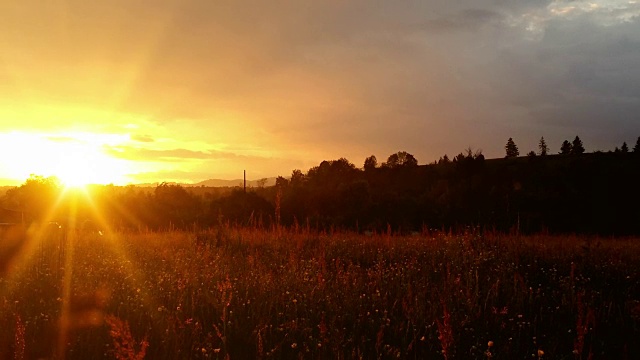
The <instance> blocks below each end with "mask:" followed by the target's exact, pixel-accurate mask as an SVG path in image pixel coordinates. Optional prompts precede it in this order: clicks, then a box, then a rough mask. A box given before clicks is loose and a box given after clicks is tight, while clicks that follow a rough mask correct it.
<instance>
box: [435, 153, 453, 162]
mask: <svg viewBox="0 0 640 360" xmlns="http://www.w3.org/2000/svg"><path fill="white" fill-rule="evenodd" d="M450 162H451V160H449V156H447V154H444V156H442V157H441V158H440V159H439V160H438V164H448V163H450Z"/></svg>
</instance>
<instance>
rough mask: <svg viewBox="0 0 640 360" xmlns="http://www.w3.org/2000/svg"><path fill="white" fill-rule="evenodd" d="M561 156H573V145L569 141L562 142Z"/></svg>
mask: <svg viewBox="0 0 640 360" xmlns="http://www.w3.org/2000/svg"><path fill="white" fill-rule="evenodd" d="M559 154H562V155H568V154H571V143H570V142H569V141H568V140H565V141H563V142H562V145H561V146H560V152H559Z"/></svg>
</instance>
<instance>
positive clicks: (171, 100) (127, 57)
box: [0, 0, 640, 184]
mask: <svg viewBox="0 0 640 360" xmlns="http://www.w3.org/2000/svg"><path fill="white" fill-rule="evenodd" d="M576 135H579V136H580V138H581V139H582V141H583V143H584V145H585V148H586V149H587V151H595V150H605V151H606V150H611V149H613V148H614V147H616V146H620V145H621V144H622V142H627V143H628V144H629V145H630V146H631V147H632V146H633V144H635V141H636V139H637V138H638V136H640V1H622V0H606V1H582V0H575V1H567V0H563V1H546V0H518V1H507V0H473V1H471V0H469V1H450V0H443V1H432V0H422V1H410V0H406V1H374V0H366V1H365V0H350V1H338V0H326V1H304V0H300V1H278V0H274V1H257V0H256V1H242V0H233V1H232V0H226V1H225V0H217V1H211V0H138V1H136V0H110V1H102V0H95V1H84V0H52V1H46V2H43V1H33V0H21V1H13V0H0V152H1V153H2V158H3V160H2V161H0V184H20V183H22V182H23V181H24V180H25V179H26V178H27V177H28V176H29V174H39V175H43V176H50V175H56V176H59V177H61V178H66V179H67V180H68V181H72V180H71V179H76V180H78V181H85V182H97V183H116V184H126V183H141V182H162V181H178V182H185V183H189V182H198V181H202V180H205V179H211V178H219V179H237V178H241V177H242V171H243V170H245V169H246V170H247V174H248V175H247V176H248V178H251V179H259V178H263V177H271V176H277V175H283V176H288V175H290V174H291V171H292V170H293V169H301V170H303V171H306V170H308V169H309V168H310V167H312V166H316V165H318V164H319V163H320V162H321V161H322V160H331V159H338V158H340V157H345V158H347V159H349V160H350V161H351V162H353V163H354V164H356V166H359V167H361V166H362V163H363V162H364V159H365V158H366V157H367V156H369V155H372V154H373V155H375V156H376V157H377V158H378V161H379V162H382V161H384V160H386V158H387V157H388V156H389V155H390V154H392V153H395V152H397V151H408V152H409V153H411V154H413V155H414V156H415V157H416V158H417V159H418V161H419V163H420V164H426V163H430V162H433V161H434V160H437V159H438V158H439V157H441V156H442V155H444V154H448V155H449V156H450V157H452V156H455V155H456V154H458V153H460V152H462V151H464V150H465V149H467V148H469V147H471V148H472V149H474V150H476V149H480V150H482V152H483V153H484V155H485V156H486V157H488V158H493V157H502V156H504V146H505V144H506V141H507V139H508V138H510V137H512V138H513V139H514V141H515V142H516V144H517V145H518V147H519V149H520V152H521V154H525V153H526V152H528V151H530V150H536V149H537V143H538V141H539V139H540V137H541V136H544V138H545V139H546V142H547V144H548V145H549V146H550V148H551V151H552V152H556V151H558V150H559V148H560V144H561V143H562V141H563V140H565V139H569V140H572V139H573V138H574V137H575V136H576Z"/></svg>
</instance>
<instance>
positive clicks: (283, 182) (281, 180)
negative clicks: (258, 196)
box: [276, 176, 289, 188]
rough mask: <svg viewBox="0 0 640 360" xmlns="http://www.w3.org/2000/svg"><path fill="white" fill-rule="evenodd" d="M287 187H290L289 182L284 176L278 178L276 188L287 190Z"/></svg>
mask: <svg viewBox="0 0 640 360" xmlns="http://www.w3.org/2000/svg"><path fill="white" fill-rule="evenodd" d="M287 186H289V180H287V179H286V178H284V177H282V176H278V177H277V178H276V187H278V188H286V187H287Z"/></svg>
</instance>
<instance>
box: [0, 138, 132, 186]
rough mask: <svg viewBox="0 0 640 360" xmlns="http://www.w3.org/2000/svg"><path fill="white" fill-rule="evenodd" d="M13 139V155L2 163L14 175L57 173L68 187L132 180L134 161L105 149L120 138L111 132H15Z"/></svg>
mask: <svg viewBox="0 0 640 360" xmlns="http://www.w3.org/2000/svg"><path fill="white" fill-rule="evenodd" d="M11 140H12V142H14V143H13V144H12V143H5V146H6V147H7V150H8V151H9V150H10V149H13V152H12V156H11V157H7V161H5V162H4V164H2V165H3V166H4V168H5V169H6V170H7V172H8V173H10V174H12V177H14V178H17V179H19V178H28V177H29V176H30V175H31V174H36V175H42V176H54V177H56V178H58V180H60V182H61V183H62V184H63V185H64V186H65V187H84V186H86V185H90V184H116V185H121V184H125V183H127V182H129V178H128V177H127V174H130V173H131V172H132V171H131V170H132V169H131V164H130V162H128V161H125V160H123V159H118V158H115V157H113V156H111V155H109V154H108V153H107V152H106V151H105V146H108V145H113V143H114V142H115V141H117V139H113V137H112V136H110V135H108V134H96V133H63V134H55V135H52V134H24V133H22V134H21V133H14V134H12V136H11ZM1 148H2V146H0V149H1ZM16 149H21V150H20V151H16Z"/></svg>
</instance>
